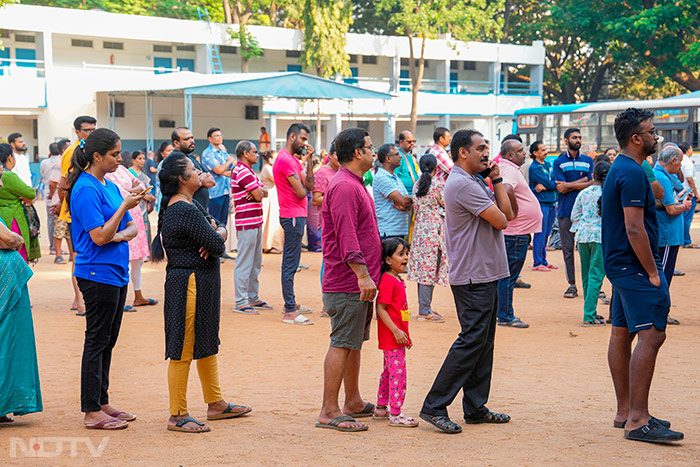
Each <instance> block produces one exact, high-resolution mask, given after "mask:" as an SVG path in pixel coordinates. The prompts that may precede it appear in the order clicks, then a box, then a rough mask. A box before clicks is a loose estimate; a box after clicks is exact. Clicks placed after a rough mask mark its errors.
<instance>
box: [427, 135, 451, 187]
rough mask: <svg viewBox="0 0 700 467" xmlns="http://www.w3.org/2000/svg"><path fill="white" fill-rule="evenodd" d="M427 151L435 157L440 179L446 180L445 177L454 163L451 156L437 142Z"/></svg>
mask: <svg viewBox="0 0 700 467" xmlns="http://www.w3.org/2000/svg"><path fill="white" fill-rule="evenodd" d="M428 152H429V153H430V154H432V155H433V156H435V159H437V168H438V171H437V176H438V177H439V178H440V179H441V180H443V181H447V177H449V175H450V171H451V170H452V166H453V165H454V162H453V161H452V157H450V155H449V154H448V153H447V151H445V150H444V149H443V148H442V147H441V146H440V145H439V144H437V143H435V144H433V145H432V146H430V149H428Z"/></svg>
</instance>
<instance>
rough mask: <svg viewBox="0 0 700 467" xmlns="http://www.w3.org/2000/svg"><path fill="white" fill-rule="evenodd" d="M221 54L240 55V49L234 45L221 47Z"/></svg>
mask: <svg viewBox="0 0 700 467" xmlns="http://www.w3.org/2000/svg"><path fill="white" fill-rule="evenodd" d="M219 52H221V53H222V54H231V55H236V54H237V53H238V48H237V47H234V46H232V45H220V46H219Z"/></svg>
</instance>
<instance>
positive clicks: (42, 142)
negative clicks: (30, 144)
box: [30, 31, 54, 159]
mask: <svg viewBox="0 0 700 467" xmlns="http://www.w3.org/2000/svg"><path fill="white" fill-rule="evenodd" d="M35 41H36V59H37V60H43V61H44V64H43V65H37V68H43V69H44V73H43V76H44V79H48V78H49V75H50V74H51V72H52V70H53V37H52V35H51V33H50V32H48V31H42V32H37V33H36V39H35ZM38 76H41V74H39V75H38ZM48 89H49V87H48V86H45V88H44V93H45V94H44V99H45V102H46V104H48V100H49V96H48V95H47V94H48V92H49V91H48ZM46 110H47V109H44V112H42V113H41V114H39V116H38V117H37V122H36V124H37V145H38V147H39V157H42V155H43V152H42V151H44V150H46V149H48V147H49V144H51V143H53V142H54V135H52V128H51V126H52V125H51V117H50V115H49V113H48V112H46ZM32 157H33V154H30V159H31V158H32Z"/></svg>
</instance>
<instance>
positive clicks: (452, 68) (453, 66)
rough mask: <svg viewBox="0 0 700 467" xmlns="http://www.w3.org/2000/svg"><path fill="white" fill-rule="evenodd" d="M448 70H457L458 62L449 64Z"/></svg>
mask: <svg viewBox="0 0 700 467" xmlns="http://www.w3.org/2000/svg"><path fill="white" fill-rule="evenodd" d="M450 70H459V62H455V61H454V60H453V61H451V62H450Z"/></svg>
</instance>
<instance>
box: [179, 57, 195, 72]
mask: <svg viewBox="0 0 700 467" xmlns="http://www.w3.org/2000/svg"><path fill="white" fill-rule="evenodd" d="M176 63H177V66H178V67H179V68H180V70H183V71H194V59H191V58H178V59H177V61H176Z"/></svg>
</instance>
